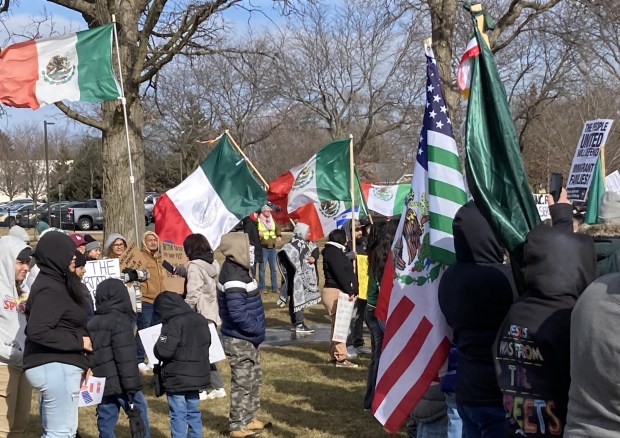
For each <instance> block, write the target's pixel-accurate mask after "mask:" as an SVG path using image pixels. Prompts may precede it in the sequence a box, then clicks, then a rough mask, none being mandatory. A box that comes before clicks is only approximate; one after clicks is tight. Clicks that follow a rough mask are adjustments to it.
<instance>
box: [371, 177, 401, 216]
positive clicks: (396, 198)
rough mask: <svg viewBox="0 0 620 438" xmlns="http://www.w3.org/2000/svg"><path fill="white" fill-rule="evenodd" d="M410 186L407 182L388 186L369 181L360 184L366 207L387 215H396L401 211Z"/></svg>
mask: <svg viewBox="0 0 620 438" xmlns="http://www.w3.org/2000/svg"><path fill="white" fill-rule="evenodd" d="M410 188H411V186H410V185H409V184H394V185H389V186H383V185H376V184H369V183H363V184H362V190H363V191H364V197H365V198H366V204H367V205H368V209H369V210H372V211H376V212H377V213H380V214H382V215H383V216H388V217H392V216H396V215H399V214H401V213H402V212H403V206H404V205H405V197H406V196H407V194H408V193H409V189H410Z"/></svg>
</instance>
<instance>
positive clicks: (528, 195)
mask: <svg viewBox="0 0 620 438" xmlns="http://www.w3.org/2000/svg"><path fill="white" fill-rule="evenodd" d="M472 17H473V18H474V20H473V21H474V32H475V38H476V41H477V44H478V47H479V50H478V52H479V53H477V55H476V56H474V57H472V58H471V70H470V71H471V85H470V91H469V102H468V105H467V121H466V132H465V151H466V169H467V181H468V184H469V189H470V191H471V193H472V195H473V198H474V201H475V202H476V205H477V206H478V208H479V209H480V210H481V212H482V213H483V215H484V216H485V217H486V219H487V221H488V222H489V224H490V225H491V227H492V228H493V230H494V232H495V235H496V236H497V237H498V238H499V239H500V241H501V243H502V244H503V245H504V247H505V248H506V249H507V250H508V251H510V253H511V259H512V262H513V263H514V262H516V264H517V265H518V266H521V265H522V256H523V244H524V242H525V237H526V235H527V234H528V232H529V231H530V230H531V229H532V228H534V227H535V226H536V225H538V224H539V223H540V217H539V216H538V210H537V209H536V204H535V203H534V198H533V197H532V190H531V189H530V186H529V184H528V180H527V175H526V173H525V169H524V167H523V161H522V160H521V152H520V149H519V142H518V140H517V135H516V132H515V127H514V123H513V121H512V116H511V114H510V108H509V105H508V99H507V98H506V92H505V90H504V86H503V84H502V82H501V80H500V77H499V73H498V71H497V66H496V65H495V60H494V59H493V54H492V53H491V50H490V49H489V47H488V46H487V44H486V42H485V41H484V40H483V38H482V35H481V34H480V32H479V31H478V29H477V27H476V23H475V15H474V13H472ZM515 272H517V271H515Z"/></svg>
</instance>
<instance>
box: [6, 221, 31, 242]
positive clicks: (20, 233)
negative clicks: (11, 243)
mask: <svg viewBox="0 0 620 438" xmlns="http://www.w3.org/2000/svg"><path fill="white" fill-rule="evenodd" d="M8 235H9V236H13V237H17V238H18V239H19V240H22V241H23V242H24V243H25V244H26V245H30V234H28V231H26V230H24V229H23V228H22V227H20V226H19V225H13V226H12V227H11V229H10V230H9V234H8Z"/></svg>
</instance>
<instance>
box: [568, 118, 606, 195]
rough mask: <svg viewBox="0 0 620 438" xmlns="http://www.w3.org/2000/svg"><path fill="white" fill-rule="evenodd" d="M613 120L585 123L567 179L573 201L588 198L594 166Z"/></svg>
mask: <svg viewBox="0 0 620 438" xmlns="http://www.w3.org/2000/svg"><path fill="white" fill-rule="evenodd" d="M613 122H614V121H613V120H608V119H598V120H588V121H587V122H586V123H585V124H584V125H583V131H582V132H581V137H579V142H578V143H577V149H576V150H575V155H574V157H573V162H572V164H571V166H570V173H569V174H568V179H567V180H566V192H567V193H568V199H570V200H571V201H581V202H584V201H585V200H586V195H587V193H588V189H589V188H590V180H591V179H592V173H593V171H594V166H596V161H597V160H598V157H599V154H600V150H601V147H603V146H604V145H605V142H606V141H607V136H608V135H609V132H610V131H611V125H612V123H613Z"/></svg>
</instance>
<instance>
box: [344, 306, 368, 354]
mask: <svg viewBox="0 0 620 438" xmlns="http://www.w3.org/2000/svg"><path fill="white" fill-rule="evenodd" d="M365 309H366V300H361V299H359V298H358V299H357V300H355V307H353V313H354V316H353V319H352V321H351V333H349V336H347V347H350V346H353V347H355V348H357V347H363V346H364V310H365Z"/></svg>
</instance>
